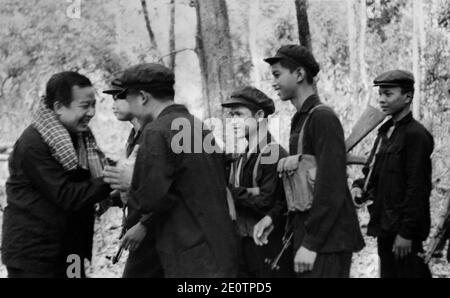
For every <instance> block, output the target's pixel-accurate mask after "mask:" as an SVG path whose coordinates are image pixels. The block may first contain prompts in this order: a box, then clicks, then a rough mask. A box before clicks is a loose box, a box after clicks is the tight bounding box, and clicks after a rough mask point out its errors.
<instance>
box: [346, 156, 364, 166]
mask: <svg viewBox="0 0 450 298" xmlns="http://www.w3.org/2000/svg"><path fill="white" fill-rule="evenodd" d="M366 163H367V158H366V157H364V156H356V155H353V154H347V165H349V166H351V165H362V166H363V165H365V164H366Z"/></svg>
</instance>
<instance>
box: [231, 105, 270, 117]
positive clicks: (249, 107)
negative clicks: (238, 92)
mask: <svg viewBox="0 0 450 298" xmlns="http://www.w3.org/2000/svg"><path fill="white" fill-rule="evenodd" d="M233 107H244V108H247V109H249V110H250V112H251V113H252V116H255V115H256V113H258V112H259V111H263V112H264V118H268V117H269V114H268V113H267V112H266V111H264V109H263V108H260V107H257V106H255V105H251V104H244V103H234V104H232V105H230V106H227V108H233Z"/></svg>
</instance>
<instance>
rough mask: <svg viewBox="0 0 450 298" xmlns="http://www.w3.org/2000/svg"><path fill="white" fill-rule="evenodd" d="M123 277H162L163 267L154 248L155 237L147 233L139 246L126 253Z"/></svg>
mask: <svg viewBox="0 0 450 298" xmlns="http://www.w3.org/2000/svg"><path fill="white" fill-rule="evenodd" d="M122 277H123V278H162V277H164V272H163V268H162V265H161V262H160V260H159V256H158V253H157V252H156V248H155V239H154V237H153V236H152V235H150V234H147V235H146V236H145V238H144V239H143V240H142V242H141V244H140V245H139V247H138V248H137V249H136V250H135V251H133V252H130V254H129V255H128V259H127V262H126V264H125V269H124V271H123V276H122Z"/></svg>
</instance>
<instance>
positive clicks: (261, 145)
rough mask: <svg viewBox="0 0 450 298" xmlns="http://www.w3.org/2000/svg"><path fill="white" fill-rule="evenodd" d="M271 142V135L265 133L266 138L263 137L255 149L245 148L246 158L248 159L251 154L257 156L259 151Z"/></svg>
mask: <svg viewBox="0 0 450 298" xmlns="http://www.w3.org/2000/svg"><path fill="white" fill-rule="evenodd" d="M271 142H272V135H271V134H270V132H267V135H266V137H264V138H263V139H262V140H260V141H259V144H258V146H257V147H256V148H250V147H247V157H250V155H252V154H259V153H260V152H261V150H262V149H263V148H264V147H265V146H266V145H268V144H270V143H271ZM249 146H250V144H249Z"/></svg>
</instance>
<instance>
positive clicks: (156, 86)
mask: <svg viewBox="0 0 450 298" xmlns="http://www.w3.org/2000/svg"><path fill="white" fill-rule="evenodd" d="M115 82H116V84H117V85H119V86H121V87H122V88H123V91H122V92H120V93H118V94H117V95H116V96H117V97H118V98H121V97H123V96H126V91H127V89H137V90H144V91H151V90H168V89H172V88H173V85H174V84H175V74H174V73H173V71H171V70H170V69H169V68H167V67H165V66H164V65H161V64H156V63H143V64H138V65H135V66H132V67H130V68H127V69H126V70H125V71H124V72H123V73H122V75H121V76H120V77H119V78H117V79H116V80H115ZM122 95H123V96H122Z"/></svg>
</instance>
